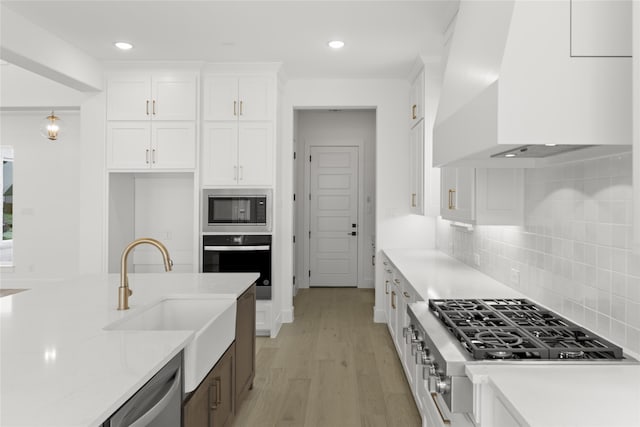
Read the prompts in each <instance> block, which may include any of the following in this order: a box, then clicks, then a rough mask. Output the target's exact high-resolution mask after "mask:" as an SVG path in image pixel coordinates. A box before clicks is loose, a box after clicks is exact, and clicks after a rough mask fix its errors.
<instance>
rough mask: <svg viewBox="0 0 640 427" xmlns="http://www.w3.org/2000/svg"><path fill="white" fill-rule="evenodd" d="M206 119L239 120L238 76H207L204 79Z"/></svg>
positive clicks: (204, 115)
mask: <svg viewBox="0 0 640 427" xmlns="http://www.w3.org/2000/svg"><path fill="white" fill-rule="evenodd" d="M203 96H204V98H203V108H204V114H203V117H204V119H205V120H227V121H232V120H238V114H239V112H240V105H239V102H238V78H237V77H223V76H215V77H214V76H207V77H206V78H205V81H204V95H203Z"/></svg>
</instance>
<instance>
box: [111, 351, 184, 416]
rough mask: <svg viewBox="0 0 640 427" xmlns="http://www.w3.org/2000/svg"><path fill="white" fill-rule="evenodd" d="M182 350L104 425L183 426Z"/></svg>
mask: <svg viewBox="0 0 640 427" xmlns="http://www.w3.org/2000/svg"><path fill="white" fill-rule="evenodd" d="M182 383H183V374H182V352H180V353H179V354H178V355H176V356H175V357H174V358H173V359H171V361H169V363H167V364H166V365H165V366H164V367H163V368H162V369H161V370H160V371H159V372H158V373H157V374H155V375H154V376H153V378H151V379H150V380H149V381H148V382H147V383H146V384H145V385H144V386H142V388H141V389H140V390H138V391H137V392H136V394H134V395H133V396H132V397H131V398H130V399H129V400H127V401H126V402H125V404H124V405H122V406H121V407H120V409H118V410H117V411H116V412H115V413H114V414H113V415H112V416H111V417H110V418H109V419H108V420H107V421H106V422H105V423H104V424H103V427H145V426H150V427H176V426H181V425H182V397H183V396H182V393H183V392H182V390H183V384H182Z"/></svg>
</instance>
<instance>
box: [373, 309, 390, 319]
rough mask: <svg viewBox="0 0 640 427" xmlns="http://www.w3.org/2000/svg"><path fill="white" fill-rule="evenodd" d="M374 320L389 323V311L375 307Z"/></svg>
mask: <svg viewBox="0 0 640 427" xmlns="http://www.w3.org/2000/svg"><path fill="white" fill-rule="evenodd" d="M373 322H374V323H387V313H386V312H385V311H384V310H381V309H379V308H377V307H373Z"/></svg>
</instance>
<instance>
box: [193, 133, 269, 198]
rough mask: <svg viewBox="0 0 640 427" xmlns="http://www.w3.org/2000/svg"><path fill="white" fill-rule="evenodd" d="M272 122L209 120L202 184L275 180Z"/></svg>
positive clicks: (203, 159)
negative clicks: (237, 122)
mask: <svg viewBox="0 0 640 427" xmlns="http://www.w3.org/2000/svg"><path fill="white" fill-rule="evenodd" d="M273 164H274V154H273V127H272V125H271V123H269V122H256V123H242V124H240V125H239V126H238V125H236V124H235V123H230V122H208V123H206V124H205V130H204V139H203V143H202V185H205V186H236V185H239V186H264V185H270V184H271V183H272V182H273V179H272V177H273Z"/></svg>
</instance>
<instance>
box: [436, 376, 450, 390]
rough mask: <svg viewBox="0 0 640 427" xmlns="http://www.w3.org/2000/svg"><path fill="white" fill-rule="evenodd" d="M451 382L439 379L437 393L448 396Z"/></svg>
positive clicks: (437, 380)
mask: <svg viewBox="0 0 640 427" xmlns="http://www.w3.org/2000/svg"><path fill="white" fill-rule="evenodd" d="M450 388H451V387H450V386H449V382H448V381H447V380H446V379H442V378H440V377H438V378H437V379H436V393H440V394H446V393H449V390H450Z"/></svg>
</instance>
